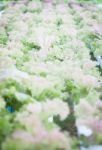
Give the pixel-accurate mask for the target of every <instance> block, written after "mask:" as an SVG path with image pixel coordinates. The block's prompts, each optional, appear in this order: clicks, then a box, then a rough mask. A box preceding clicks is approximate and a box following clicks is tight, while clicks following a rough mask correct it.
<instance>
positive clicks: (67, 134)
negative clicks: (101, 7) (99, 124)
mask: <svg viewBox="0 0 102 150" xmlns="http://www.w3.org/2000/svg"><path fill="white" fill-rule="evenodd" d="M11 7H12V6H9V7H8V8H7V9H6V10H5V13H4V14H3V19H2V20H1V23H2V25H3V26H2V28H3V29H4V30H2V34H1V36H0V45H1V48H0V51H1V54H0V62H1V64H0V95H1V99H0V100H1V105H0V123H1V126H0V127H1V128H0V133H2V134H0V145H1V148H0V149H1V150H12V149H13V150H17V149H20V150H28V149H29V150H37V149H39V150H43V149H44V150H47V149H49V150H62V149H63V150H71V149H77V148H78V143H77V140H76V139H75V136H77V131H76V120H75V115H74V105H75V106H76V105H77V109H76V110H75V113H76V114H78V116H77V122H78V121H79V122H80V115H79V114H80V108H81V106H80V103H81V101H83V99H85V100H86V102H87V103H88V104H89V103H93V104H95V102H96V100H97V99H98V98H99V94H100V88H101V87H100V82H99V80H100V81H101V80H102V79H101V77H100V74H99V72H98V70H97V69H96V67H95V66H96V63H95V62H93V61H92V60H91V59H90V48H89V46H87V43H88V44H90V45H91V47H92V48H93V47H94V48H95V51H96V47H97V46H98V44H96V45H95V41H96V40H97V41H99V40H101V39H99V38H97V36H96V35H95V36H94V35H92V34H91V35H89V34H88V35H86V34H85V33H84V34H83V35H84V37H85V38H83V37H82V34H80V29H81V26H80V24H81V23H82V21H81V17H80V16H78V14H76V17H77V19H78V20H77V19H75V17H74V18H73V13H72V12H73V9H72V10H70V8H68V7H67V5H65V4H58V3H57V5H54V6H52V7H50V6H48V5H44V7H43V3H42V2H40V1H33V0H32V1H29V2H28V4H27V5H26V4H23V3H16V4H15V5H14V6H13V7H12V9H11ZM5 20H6V22H8V24H6V23H5ZM12 20H13V21H12ZM76 21H77V22H76ZM82 24H83V23H82ZM5 26H6V29H5ZM84 27H85V28H86V26H84ZM0 28H1V26H0ZM85 44H86V45H85ZM92 50H93V49H92ZM93 93H94V94H93ZM88 101H89V102H88ZM83 106H84V105H83ZM96 109H97V115H96V116H98V115H100V112H99V111H98V108H96ZM89 113H90V112H89ZM84 115H85V113H84ZM84 115H83V116H84ZM94 115H95V113H93V114H91V113H90V115H89V116H91V117H94ZM87 116H88V115H87ZM86 120H87V119H86V118H85V121H86ZM82 121H83V120H82ZM88 121H89V120H88ZM89 123H90V122H89ZM89 125H90V126H91V123H90V124H89ZM94 135H95V134H94ZM73 136H74V137H73ZM98 136H100V133H98V134H97V135H96V137H98ZM73 139H74V140H73ZM96 139H99V138H95V140H96ZM98 142H99V140H96V143H98ZM73 147H74V148H73Z"/></svg>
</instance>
